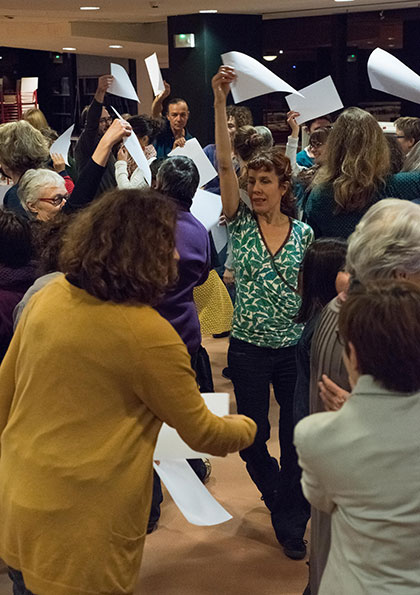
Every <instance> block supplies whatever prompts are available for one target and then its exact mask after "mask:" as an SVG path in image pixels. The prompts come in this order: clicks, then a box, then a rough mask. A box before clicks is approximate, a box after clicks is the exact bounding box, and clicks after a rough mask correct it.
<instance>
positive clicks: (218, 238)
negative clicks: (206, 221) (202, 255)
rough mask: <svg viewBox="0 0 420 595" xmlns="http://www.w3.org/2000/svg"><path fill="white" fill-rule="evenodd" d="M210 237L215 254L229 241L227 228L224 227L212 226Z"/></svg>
mask: <svg viewBox="0 0 420 595" xmlns="http://www.w3.org/2000/svg"><path fill="white" fill-rule="evenodd" d="M210 231H211V235H212V237H213V242H214V247H215V248H216V252H217V254H219V252H221V251H222V250H223V248H224V247H225V246H226V244H227V243H228V240H229V236H228V231H227V226H226V225H219V224H218V223H216V225H213V227H212V228H211V230H210Z"/></svg>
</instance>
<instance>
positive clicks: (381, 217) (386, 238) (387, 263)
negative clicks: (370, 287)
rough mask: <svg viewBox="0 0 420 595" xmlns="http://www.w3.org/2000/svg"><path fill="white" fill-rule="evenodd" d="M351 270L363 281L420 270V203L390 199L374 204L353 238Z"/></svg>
mask: <svg viewBox="0 0 420 595" xmlns="http://www.w3.org/2000/svg"><path fill="white" fill-rule="evenodd" d="M346 268H347V271H348V272H349V273H350V274H351V275H352V276H354V277H355V278H356V279H358V280H359V281H360V282H361V283H366V282H367V281H371V280H374V279H384V278H392V277H395V275H396V274H398V273H406V274H407V275H415V274H419V273H420V205H418V204H415V203H412V202H410V201H408V200H400V199H397V198H386V199H383V200H380V201H379V202H377V203H376V204H375V205H373V206H372V207H371V208H370V209H369V210H368V212H367V213H366V214H365V215H364V216H363V218H362V219H361V221H360V223H359V224H358V225H357V227H356V229H355V231H354V232H353V233H352V234H351V236H350V237H349V243H348V249H347V258H346Z"/></svg>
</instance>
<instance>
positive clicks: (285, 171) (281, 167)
mask: <svg viewBox="0 0 420 595" xmlns="http://www.w3.org/2000/svg"><path fill="white" fill-rule="evenodd" d="M250 169H253V170H259V169H263V170H264V171H273V172H274V173H275V174H276V176H277V178H278V180H279V185H285V186H286V192H285V193H284V195H283V197H282V199H281V205H280V210H281V212H282V213H284V214H285V215H287V216H288V217H294V218H295V217H296V199H295V197H294V195H293V192H292V185H291V180H292V168H291V165H290V160H289V158H288V157H286V155H284V154H283V153H282V152H281V150H280V149H279V148H278V147H273V148H272V149H269V150H268V151H263V152H261V153H258V154H257V155H256V156H255V157H253V158H252V159H251V160H250V161H248V164H247V170H248V171H249V170H250Z"/></svg>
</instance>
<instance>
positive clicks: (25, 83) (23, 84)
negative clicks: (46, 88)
mask: <svg viewBox="0 0 420 595" xmlns="http://www.w3.org/2000/svg"><path fill="white" fill-rule="evenodd" d="M37 89H38V77H37V76H25V77H23V78H22V79H21V81H20V92H21V93H22V94H23V93H34V92H35V91H36V90H37Z"/></svg>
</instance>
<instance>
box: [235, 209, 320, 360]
mask: <svg viewBox="0 0 420 595" xmlns="http://www.w3.org/2000/svg"><path fill="white" fill-rule="evenodd" d="M228 226H229V234H230V239H231V242H232V255H233V262H234V267H235V285H236V302H235V310H234V314H233V323H232V336H233V337H235V338H236V339H241V340H242V341H246V342H247V343H252V344H254V345H258V346H260V347H272V348H273V349H277V348H279V347H289V346H290V345H295V344H296V343H297V342H298V341H299V338H300V335H301V334H302V330H303V325H301V324H296V323H295V322H294V321H293V318H294V317H295V316H296V314H297V312H298V310H299V307H300V297H299V295H298V294H297V293H296V292H295V291H294V290H293V289H296V288H297V286H298V278H299V271H300V268H301V264H302V260H303V257H304V255H305V252H306V249H307V247H308V246H309V244H310V243H311V242H312V241H313V238H314V234H313V231H312V229H311V228H310V227H309V225H306V223H302V222H301V221H297V220H296V219H291V220H290V230H289V234H288V236H287V237H286V240H285V242H284V244H283V246H282V247H281V248H280V249H279V250H278V251H277V253H276V254H275V255H274V256H271V254H270V252H269V251H268V248H267V247H266V245H265V243H264V239H263V237H262V234H261V232H260V228H259V225H258V221H257V219H256V217H255V216H254V214H253V213H252V211H251V210H250V209H249V208H248V207H247V206H246V205H245V204H244V203H243V202H242V201H241V203H240V206H239V209H238V212H237V213H236V215H235V217H234V219H232V220H231V221H229V223H228ZM279 273H280V274H279Z"/></svg>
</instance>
